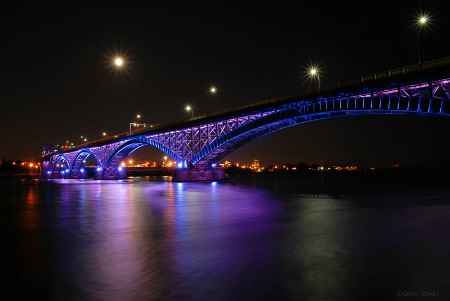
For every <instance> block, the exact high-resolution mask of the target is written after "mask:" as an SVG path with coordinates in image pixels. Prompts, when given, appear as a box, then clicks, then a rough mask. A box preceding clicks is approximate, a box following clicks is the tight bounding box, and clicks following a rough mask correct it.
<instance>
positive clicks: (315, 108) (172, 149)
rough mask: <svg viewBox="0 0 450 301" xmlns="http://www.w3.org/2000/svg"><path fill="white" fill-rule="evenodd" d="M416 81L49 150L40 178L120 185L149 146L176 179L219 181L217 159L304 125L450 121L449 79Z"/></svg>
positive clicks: (276, 103) (339, 91) (274, 103)
mask: <svg viewBox="0 0 450 301" xmlns="http://www.w3.org/2000/svg"><path fill="white" fill-rule="evenodd" d="M417 78H418V79H416V80H414V81H412V80H410V79H409V80H408V82H407V83H399V82H395V83H393V82H392V81H386V82H382V84H381V83H379V82H378V83H377V84H378V85H379V86H373V85H372V86H371V87H370V85H367V86H364V83H362V82H360V83H358V85H356V86H348V87H344V88H343V87H337V88H335V89H333V90H332V89H330V90H327V91H324V92H322V93H320V92H315V93H311V94H306V95H303V96H296V97H291V98H286V99H280V100H271V101H264V102H260V103H257V104H254V105H249V106H247V107H245V108H239V109H236V110H228V111H226V112H224V111H222V112H220V113H217V114H214V115H212V116H204V117H199V118H194V119H191V120H189V121H184V122H180V123H177V124H172V125H168V126H163V127H159V128H157V129H150V130H146V131H145V132H138V133H134V134H133V135H128V136H124V137H117V138H115V139H113V140H108V141H103V142H97V143H92V144H85V145H83V146H80V147H76V148H74V149H70V150H60V149H57V148H54V147H46V148H45V149H44V151H43V155H42V159H41V161H42V177H45V178H71V179H82V178H89V177H90V178H94V179H123V178H126V177H127V170H126V168H124V167H122V165H121V162H123V161H124V160H126V159H127V157H128V156H129V155H130V154H131V153H132V152H134V151H136V150H137V149H139V148H140V147H143V146H147V145H150V146H152V147H155V148H157V149H159V150H160V151H162V152H163V153H165V154H166V155H167V156H168V157H170V158H171V159H172V160H174V161H176V162H177V166H176V167H175V168H174V169H173V175H172V181H178V182H184V181H202V180H207V181H213V180H220V179H224V178H225V172H224V170H223V168H221V167H218V166H216V163H217V162H218V161H219V160H220V159H222V158H223V157H225V156H226V155H228V154H229V153H231V152H232V151H234V150H236V149H237V148H239V147H240V146H243V145H245V144H247V143H250V142H251V141H253V140H255V139H257V138H259V137H262V136H264V135H267V134H270V133H274V132H277V131H280V130H282V129H286V128H289V127H292V126H296V125H300V124H303V123H306V122H311V121H318V120H323V119H328V118H334V117H345V116H351V115H364V114H418V115H434V116H450V102H449V95H450V94H449V93H450V76H448V77H447V76H441V77H440V78H435V77H433V78H432V79H430V78H425V79H424V77H423V76H417ZM374 82H375V81H374ZM361 84H363V86H361ZM365 87H369V88H365ZM291 138H292V137H291ZM90 156H92V157H93V158H94V159H95V161H96V163H97V166H96V171H95V174H94V175H93V176H92V175H91V176H89V175H88V173H87V171H86V167H85V166H84V162H86V159H87V158H88V157H90Z"/></svg>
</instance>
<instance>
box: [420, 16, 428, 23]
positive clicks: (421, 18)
mask: <svg viewBox="0 0 450 301" xmlns="http://www.w3.org/2000/svg"><path fill="white" fill-rule="evenodd" d="M427 22H428V17H427V16H421V17H420V18H419V25H425V24H426V23H427Z"/></svg>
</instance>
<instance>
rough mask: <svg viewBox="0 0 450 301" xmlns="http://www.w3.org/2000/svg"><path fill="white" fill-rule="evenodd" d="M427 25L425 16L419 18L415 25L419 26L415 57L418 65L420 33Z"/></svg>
mask: <svg viewBox="0 0 450 301" xmlns="http://www.w3.org/2000/svg"><path fill="white" fill-rule="evenodd" d="M427 23H428V17H427V16H420V17H419V20H418V21H417V24H418V26H419V29H418V32H417V56H418V58H419V65H420V63H421V60H420V32H421V31H422V29H423V28H424V27H425V26H426V25H427Z"/></svg>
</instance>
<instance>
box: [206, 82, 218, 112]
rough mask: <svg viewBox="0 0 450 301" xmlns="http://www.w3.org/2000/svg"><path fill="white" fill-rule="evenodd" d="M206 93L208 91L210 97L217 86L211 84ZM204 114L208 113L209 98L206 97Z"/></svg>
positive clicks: (215, 91) (214, 92)
mask: <svg viewBox="0 0 450 301" xmlns="http://www.w3.org/2000/svg"><path fill="white" fill-rule="evenodd" d="M208 93H209V96H211V97H212V96H213V95H215V94H216V93H217V87H216V86H214V85H212V86H211V87H209V91H208ZM206 115H209V98H208V99H207V102H206Z"/></svg>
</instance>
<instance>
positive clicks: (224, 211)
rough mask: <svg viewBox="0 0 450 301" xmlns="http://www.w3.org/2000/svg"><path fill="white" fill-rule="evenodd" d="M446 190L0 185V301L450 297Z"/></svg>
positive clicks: (258, 178) (392, 179) (437, 182)
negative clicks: (0, 300)
mask: <svg viewBox="0 0 450 301" xmlns="http://www.w3.org/2000/svg"><path fill="white" fill-rule="evenodd" d="M448 179H449V177H448V176H445V175H434V174H433V173H432V172H428V173H421V174H420V175H416V174H415V175H414V176H413V175H412V174H411V173H409V172H407V173H394V172H389V173H387V172H386V173H380V174H377V175H368V174H358V175H348V174H345V173H343V174H342V173H341V174H339V175H328V174H326V173H322V174H316V175H314V176H311V175H308V176H299V175H295V176H293V175H292V174H270V175H267V174H248V175H237V176H234V177H231V178H230V179H228V180H225V181H220V182H197V183H174V182H171V181H170V177H137V178H130V179H127V180H117V181H115V180H113V181H101V180H100V181H97V180H64V179H61V180H41V179H18V178H15V179H0V268H1V269H0V277H1V279H0V280H1V282H0V288H1V290H0V298H1V299H2V300H50V301H53V300H58V301H59V300H64V301H69V300H77V301H78V300H83V301H85V300H86V301H90V300H93V301H94V300H95V301H102V300H108V301H114V300H133V301H134V300H136V301H138V300H139V301H140V300H216V301H217V300H247V301H248V300H406V299H413V300H450V206H449V205H450V185H448V184H447V181H448Z"/></svg>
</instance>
